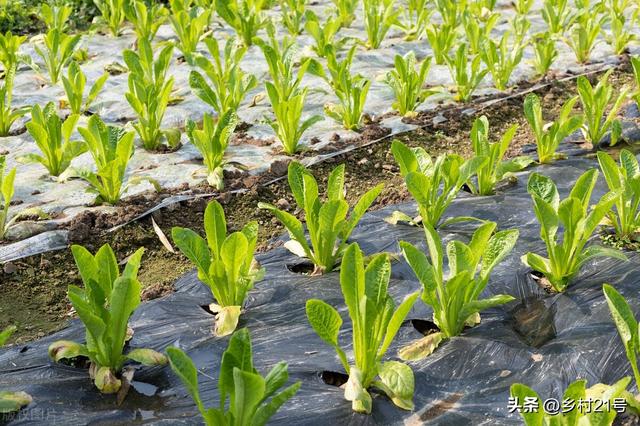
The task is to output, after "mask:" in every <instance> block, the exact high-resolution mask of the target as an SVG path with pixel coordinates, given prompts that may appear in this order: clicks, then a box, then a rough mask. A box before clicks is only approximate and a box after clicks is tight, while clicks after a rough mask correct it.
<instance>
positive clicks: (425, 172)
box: [390, 140, 487, 228]
mask: <svg viewBox="0 0 640 426" xmlns="http://www.w3.org/2000/svg"><path fill="white" fill-rule="evenodd" d="M391 153H392V154H393V157H394V158H395V160H396V162H397V163H398V166H399V167H400V174H401V175H402V176H403V177H404V181H405V184H406V185H407V189H408V190H409V192H410V193H411V195H412V196H413V198H414V199H415V200H416V202H417V203H418V209H419V211H420V216H419V217H418V218H415V219H411V218H410V217H408V216H406V215H402V214H398V213H394V215H393V216H392V218H395V219H391V220H390V221H391V223H396V222H397V221H398V220H402V221H408V222H409V223H414V224H415V223H418V222H420V221H422V222H423V223H426V224H428V225H429V226H431V227H433V228H435V227H437V226H438V225H439V224H440V219H441V218H442V216H443V215H444V212H445V211H446V210H447V208H448V207H449V205H450V204H451V202H452V201H453V200H454V199H455V198H456V195H458V192H459V191H460V188H462V186H463V185H464V184H465V183H466V182H467V181H468V180H469V179H470V178H471V176H473V175H474V174H476V173H477V171H478V169H479V168H480V167H482V166H484V164H485V163H486V162H487V159H486V158H484V157H474V158H472V159H469V160H466V161H465V160H464V159H463V158H462V157H461V156H459V155H457V154H447V155H441V156H439V157H438V158H436V160H435V161H433V160H432V159H431V156H430V155H429V154H428V153H427V152H426V151H425V150H424V149H423V148H421V147H417V148H409V147H407V146H406V145H405V144H403V143H402V142H400V141H398V140H395V141H393V142H392V144H391ZM457 219H458V218H454V219H451V220H457ZM447 222H448V221H446V222H445V223H447ZM445 223H443V224H442V225H444V224H445Z"/></svg>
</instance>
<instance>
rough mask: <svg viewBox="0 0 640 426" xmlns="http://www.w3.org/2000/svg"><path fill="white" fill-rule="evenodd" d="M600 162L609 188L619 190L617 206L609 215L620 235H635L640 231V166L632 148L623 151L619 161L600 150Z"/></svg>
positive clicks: (614, 190) (617, 191)
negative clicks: (631, 150)
mask: <svg viewBox="0 0 640 426" xmlns="http://www.w3.org/2000/svg"><path fill="white" fill-rule="evenodd" d="M598 163H599V164H600V170H602V174H603V175H604V178H605V180H606V181H607V185H608V186H609V190H610V191H613V192H616V193H619V194H620V195H618V198H617V199H616V202H615V210H613V209H612V210H611V211H610V212H609V213H608V214H607V217H608V218H609V222H611V224H612V225H613V228H614V229H615V231H616V235H617V236H618V237H620V238H626V237H633V236H635V235H636V234H637V233H638V232H639V231H640V166H638V160H637V159H636V156H635V155H634V154H632V153H631V152H630V151H628V150H626V149H623V150H622V151H620V165H619V166H618V165H617V164H616V162H615V161H614V160H613V158H611V156H610V155H609V154H607V153H606V152H603V151H599V152H598Z"/></svg>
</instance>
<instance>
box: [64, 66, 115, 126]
mask: <svg viewBox="0 0 640 426" xmlns="http://www.w3.org/2000/svg"><path fill="white" fill-rule="evenodd" d="M108 78H109V73H108V72H105V73H104V74H102V75H101V76H100V77H99V78H98V79H97V80H96V81H95V82H94V83H93V85H92V86H91V88H90V89H89V93H88V94H87V97H86V98H85V97H84V91H85V87H86V85H87V77H86V76H85V75H84V72H82V68H80V65H78V63H77V62H76V61H71V63H70V64H69V68H68V69H67V76H66V77H65V76H64V75H63V76H62V87H63V88H64V92H65V94H66V95H67V103H68V104H69V109H70V110H71V113H72V114H83V113H85V112H87V111H88V110H89V107H90V106H91V104H92V103H93V101H95V100H96V98H97V97H98V95H99V94H100V91H101V90H102V88H103V87H104V84H105V83H106V82H107V79H108Z"/></svg>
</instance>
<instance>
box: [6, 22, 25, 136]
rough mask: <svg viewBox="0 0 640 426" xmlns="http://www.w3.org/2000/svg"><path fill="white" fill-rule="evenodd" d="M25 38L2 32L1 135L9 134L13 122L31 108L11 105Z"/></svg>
mask: <svg viewBox="0 0 640 426" xmlns="http://www.w3.org/2000/svg"><path fill="white" fill-rule="evenodd" d="M25 40H26V37H25V36H15V35H13V34H11V32H9V31H7V32H6V33H5V34H2V33H0V62H1V63H2V67H3V68H4V78H3V79H2V82H0V136H8V135H9V132H10V131H11V126H12V125H13V123H15V121H16V120H17V119H19V118H20V117H22V116H24V115H25V114H26V113H27V112H29V110H30V109H31V107H29V106H27V105H25V106H23V107H20V108H13V107H12V105H11V103H12V100H13V83H14V81H15V77H16V70H17V68H18V63H19V62H20V60H21V58H20V55H19V53H18V52H19V49H20V45H22V43H24V41H25Z"/></svg>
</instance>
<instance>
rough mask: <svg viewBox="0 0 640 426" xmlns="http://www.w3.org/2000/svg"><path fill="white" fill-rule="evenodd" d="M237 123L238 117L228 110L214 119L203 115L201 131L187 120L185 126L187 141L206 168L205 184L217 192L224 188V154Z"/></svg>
mask: <svg viewBox="0 0 640 426" xmlns="http://www.w3.org/2000/svg"><path fill="white" fill-rule="evenodd" d="M237 123H238V116H237V115H236V114H235V113H234V112H233V111H230V110H229V111H227V112H225V113H224V115H223V116H222V117H220V118H215V119H214V118H213V116H212V115H211V114H207V113H205V114H204V115H203V116H202V128H201V129H199V128H198V125H197V124H196V122H195V121H193V120H187V124H186V126H185V127H186V133H187V136H189V140H190V141H191V143H192V144H193V146H195V147H196V149H197V150H198V151H200V154H202V158H203V161H204V165H205V166H206V168H207V183H208V184H209V185H211V186H212V187H214V188H216V189H218V190H221V189H223V188H224V174H223V169H224V165H225V163H226V162H225V160H224V154H225V151H226V150H227V146H228V145H229V139H230V138H231V135H233V131H234V130H235V128H236V125H237Z"/></svg>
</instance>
